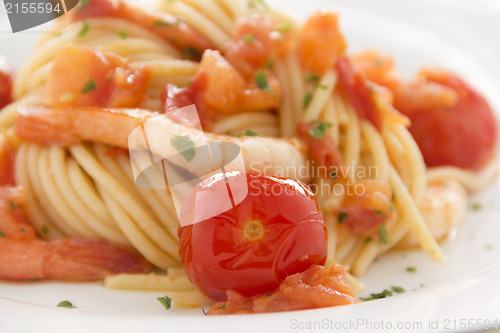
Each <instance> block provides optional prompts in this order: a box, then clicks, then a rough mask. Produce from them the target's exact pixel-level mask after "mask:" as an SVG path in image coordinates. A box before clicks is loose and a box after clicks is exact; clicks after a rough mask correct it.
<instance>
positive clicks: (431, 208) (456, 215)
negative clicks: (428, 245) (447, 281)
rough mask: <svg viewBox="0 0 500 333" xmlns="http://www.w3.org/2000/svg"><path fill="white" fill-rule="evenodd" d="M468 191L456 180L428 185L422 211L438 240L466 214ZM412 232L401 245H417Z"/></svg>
mask: <svg viewBox="0 0 500 333" xmlns="http://www.w3.org/2000/svg"><path fill="white" fill-rule="evenodd" d="M466 207H467V193H466V192H465V190H464V188H463V187H462V186H461V185H460V184H459V183H458V182H456V181H447V182H442V183H441V182H440V183H437V182H436V183H431V184H429V186H428V187H427V191H426V193H425V196H424V199H423V201H422V203H421V205H420V213H421V214H422V217H423V218H424V221H425V223H426V224H427V226H428V227H429V229H430V231H431V233H432V235H433V236H434V238H436V239H437V240H438V241H440V240H444V239H445V238H446V237H447V236H448V235H450V234H451V233H452V232H453V231H454V230H455V229H456V228H457V227H458V225H459V224H460V223H461V222H462V220H463V219H464V217H465V214H466ZM417 245H418V242H417V240H416V239H415V237H414V236H413V235H411V234H408V235H406V237H405V238H403V239H402V240H401V242H400V243H399V246H402V247H409V246H417Z"/></svg>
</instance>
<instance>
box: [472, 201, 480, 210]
mask: <svg viewBox="0 0 500 333" xmlns="http://www.w3.org/2000/svg"><path fill="white" fill-rule="evenodd" d="M471 208H472V210H475V211H477V210H481V209H483V205H481V204H480V203H477V202H476V203H473V204H472V206H471Z"/></svg>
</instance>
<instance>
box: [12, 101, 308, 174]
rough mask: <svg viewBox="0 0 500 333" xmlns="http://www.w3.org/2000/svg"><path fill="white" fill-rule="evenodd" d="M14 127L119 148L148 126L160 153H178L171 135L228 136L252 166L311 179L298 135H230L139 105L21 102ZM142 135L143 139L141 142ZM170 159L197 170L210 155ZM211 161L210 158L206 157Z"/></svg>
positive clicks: (43, 138)
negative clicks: (71, 105) (285, 137)
mask: <svg viewBox="0 0 500 333" xmlns="http://www.w3.org/2000/svg"><path fill="white" fill-rule="evenodd" d="M18 111H19V117H18V119H17V122H16V125H15V126H16V132H17V134H18V136H19V137H20V138H21V139H24V140H27V141H31V142H36V143H41V144H62V145H67V146H70V145H74V144H77V143H79V142H82V141H94V142H100V143H105V144H109V145H113V146H117V147H121V148H128V149H142V148H143V146H144V145H143V141H142V138H143V136H142V135H140V136H137V137H136V139H137V140H134V139H133V136H131V140H130V141H129V136H130V134H131V133H132V132H133V131H134V130H135V129H138V128H139V129H140V128H146V129H147V136H148V141H149V143H150V145H151V150H152V152H153V153H154V154H156V155H157V156H162V157H167V156H169V157H170V156H174V155H179V151H177V148H176V147H175V145H172V144H171V142H172V139H175V138H176V137H179V136H181V137H186V136H187V137H188V138H189V140H190V144H191V143H192V144H193V147H201V146H203V145H206V144H207V142H223V143H224V142H228V143H232V144H235V145H238V146H239V147H240V149H241V152H242V155H243V159H244V161H245V168H246V170H248V171H254V172H261V173H265V174H272V175H276V176H281V177H288V178H295V179H300V180H302V181H305V182H307V181H308V180H309V172H308V168H307V167H306V157H305V156H304V153H303V148H302V146H301V145H300V144H299V142H298V141H296V140H282V139H276V138H266V137H256V136H249V137H239V138H236V137H230V136H224V135H217V134H213V133H205V132H202V131H200V130H197V129H195V128H189V127H186V126H183V125H181V124H177V123H175V122H174V121H173V120H172V119H170V118H169V117H168V116H167V115H168V114H167V115H160V114H155V113H152V112H149V111H146V110H140V109H92V108H68V109H54V108H50V107H47V106H28V107H24V108H20V109H19V110H18ZM139 141H140V142H139ZM220 154H221V155H220V158H218V161H219V162H220V164H219V165H214V167H215V169H221V168H222V167H224V166H225V164H224V161H226V162H228V161H230V160H232V159H231V157H230V156H232V152H231V151H224V150H222V151H220ZM172 163H174V164H176V165H178V166H179V167H181V168H184V169H186V170H188V171H189V172H192V173H194V174H199V171H200V170H205V169H206V165H207V160H206V155H203V154H199V155H198V154H197V155H194V156H193V158H192V159H189V160H187V159H185V158H182V157H180V158H178V159H176V160H175V161H174V160H173V161H172ZM208 164H209V163H208Z"/></svg>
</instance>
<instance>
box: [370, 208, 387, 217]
mask: <svg viewBox="0 0 500 333" xmlns="http://www.w3.org/2000/svg"><path fill="white" fill-rule="evenodd" d="M373 212H374V213H375V214H377V215H380V216H383V217H387V214H386V213H384V212H383V211H381V210H379V209H374V210H373Z"/></svg>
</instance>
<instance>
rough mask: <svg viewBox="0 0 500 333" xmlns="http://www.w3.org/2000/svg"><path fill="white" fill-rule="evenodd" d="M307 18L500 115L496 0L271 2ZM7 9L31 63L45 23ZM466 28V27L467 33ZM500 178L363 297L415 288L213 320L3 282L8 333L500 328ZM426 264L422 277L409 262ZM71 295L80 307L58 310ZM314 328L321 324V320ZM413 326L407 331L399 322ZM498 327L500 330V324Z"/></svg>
mask: <svg viewBox="0 0 500 333" xmlns="http://www.w3.org/2000/svg"><path fill="white" fill-rule="evenodd" d="M270 2H271V3H272V4H273V5H276V6H277V7H278V8H284V9H285V10H286V11H288V12H289V13H291V14H293V15H294V16H296V17H297V18H299V19H303V18H304V17H305V16H307V15H308V14H310V13H311V12H312V11H314V10H315V9H316V8H319V7H321V6H325V7H330V8H334V9H337V10H338V11H339V12H340V13H341V24H342V27H343V30H344V31H345V33H346V35H347V39H348V41H349V43H350V50H351V51H355V50H360V49H363V48H368V47H372V48H378V49H381V50H384V51H386V52H388V53H391V54H393V55H394V56H395V58H396V60H397V63H398V65H399V66H398V67H399V69H400V71H401V72H402V73H403V75H405V76H409V75H411V74H413V73H414V72H415V71H416V70H417V69H418V68H420V67H421V66H424V65H434V66H436V65H438V66H441V67H446V68H450V69H452V70H454V71H456V72H458V73H460V74H461V75H463V76H464V77H466V78H467V79H468V80H469V81H470V82H471V83H472V84H473V85H475V86H476V87H478V88H479V89H480V90H481V91H482V92H483V93H485V94H486V95H487V97H488V98H489V100H490V102H491V103H492V104H493V106H494V107H495V108H496V110H500V96H499V94H498V92H499V91H500V89H499V85H498V84H499V83H500V65H499V63H500V62H499V61H498V58H499V57H498V56H500V44H499V43H498V36H497V35H496V34H497V33H498V31H500V26H499V23H498V22H500V6H499V5H498V3H496V2H495V1H494V0H491V1H476V2H474V3H472V2H469V1H467V0H454V1H449V0H441V1H432V2H431V1H427V0H425V1H424V0H420V1H412V2H410V1H407V0H405V1H402V0H378V1H370V0H339V1H336V2H335V3H334V2H332V1H327V0H323V1H322V0H314V1H312V0H309V1H307V2H306V1H300V2H299V1H287V0H275V1H270ZM3 8H4V7H3V6H2V7H0V53H2V54H4V55H6V56H7V58H8V59H9V60H11V62H12V63H13V64H15V65H16V66H19V65H20V63H21V62H22V60H25V59H26V54H28V52H29V51H30V50H31V49H32V47H33V43H34V42H35V40H36V38H38V37H39V32H40V31H43V30H46V29H48V28H47V25H45V26H43V27H41V28H40V27H39V28H35V29H32V30H31V31H28V32H24V33H19V34H16V35H15V36H14V35H12V34H10V33H9V31H8V29H9V28H8V24H7V21H6V17H5V12H4V9H3ZM464 25H465V26H466V28H464ZM499 194H500V184H496V183H495V184H492V185H491V188H489V189H488V190H486V191H485V192H483V193H481V194H480V195H478V196H476V197H473V198H471V201H470V202H471V203H481V204H482V206H483V208H482V209H481V210H480V211H472V210H471V211H470V212H469V215H468V217H467V219H466V221H465V223H464V225H463V226H462V227H461V228H460V229H459V232H458V236H457V237H456V239H455V240H453V241H448V242H446V243H444V244H443V250H444V252H445V253H446V255H447V256H448V258H449V261H448V263H447V264H446V265H442V266H440V265H437V264H435V263H433V262H432V261H431V260H430V259H428V258H427V257H426V256H425V255H424V254H423V253H422V252H397V253H390V254H387V255H385V256H383V257H382V258H380V259H379V260H378V261H377V262H376V263H375V264H374V265H373V266H372V267H371V268H370V270H369V272H368V274H367V275H366V276H365V277H363V278H362V279H361V280H362V281H363V282H364V283H365V284H366V286H367V288H366V291H365V292H364V293H363V294H364V295H368V294H369V293H372V292H379V291H382V290H383V289H386V288H389V287H391V286H401V287H403V288H405V289H406V291H407V292H406V293H404V294H402V295H398V296H394V297H392V298H388V299H383V300H378V301H372V302H366V303H361V304H356V305H352V306H344V307H337V308H327V309H319V310H310V311H299V312H289V313H277V314H264V315H251V316H230V317H205V316H203V314H202V312H201V310H200V309H196V310H190V311H181V310H176V309H172V310H170V311H169V312H167V311H165V310H164V309H163V307H162V306H161V304H160V303H158V302H157V300H156V297H157V296H161V293H153V292H132V291H116V290H107V289H104V288H103V287H102V285H101V284H99V283H84V284H74V283H54V282H37V283H6V282H2V283H0V332H2V333H4V332H50V333H54V332H145V331H151V330H155V331H173V332H175V331H181V330H182V331H194V330H203V332H212V331H214V332H215V331H220V330H221V329H226V328H229V327H231V328H235V329H237V330H238V331H239V332H247V331H248V332H250V331H251V332H255V331H259V330H260V331H263V332H268V331H275V332H286V331H296V330H298V329H308V328H309V329H311V330H312V329H313V328H316V329H319V330H325V331H333V330H334V329H337V330H338V329H341V330H343V331H347V330H352V331H356V330H360V331H373V330H380V329H392V330H394V331H412V330H413V331H422V330H425V331H429V330H433V331H458V330H460V329H462V330H472V329H474V328H478V327H480V326H481V327H485V326H486V327H488V326H489V327H492V325H493V324H494V323H495V320H497V322H496V324H498V325H500V287H499V281H500V260H499V259H500V241H499V239H500V223H499V221H500V210H499V208H500V196H499ZM408 266H415V267H417V272H416V273H408V272H406V267H408ZM62 300H69V301H71V302H72V303H73V304H74V305H75V306H77V308H78V309H76V310H69V309H61V308H57V307H55V305H56V304H57V303H58V302H60V301H62ZM311 325H312V326H311ZM399 325H403V326H399ZM499 328H500V326H499Z"/></svg>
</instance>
